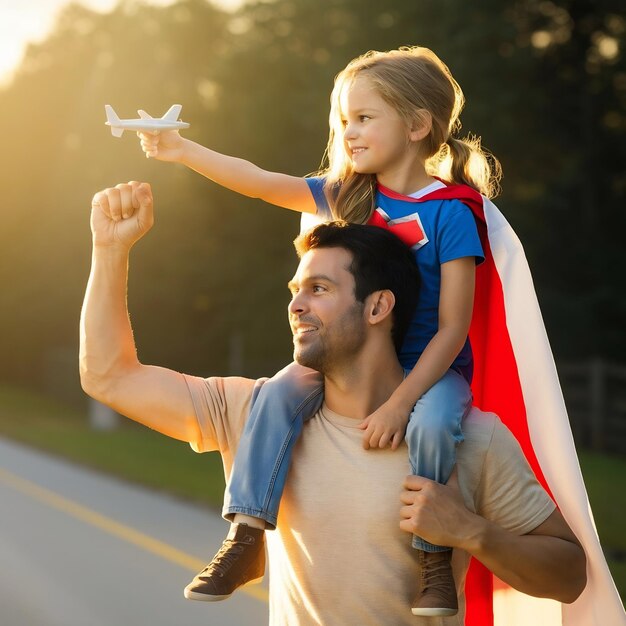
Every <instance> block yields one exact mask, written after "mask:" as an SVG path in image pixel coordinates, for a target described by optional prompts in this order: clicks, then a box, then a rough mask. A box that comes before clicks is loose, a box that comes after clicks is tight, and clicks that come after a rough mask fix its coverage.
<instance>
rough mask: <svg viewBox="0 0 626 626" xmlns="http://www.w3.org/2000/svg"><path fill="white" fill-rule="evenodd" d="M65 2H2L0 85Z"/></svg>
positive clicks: (98, 6)
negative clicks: (29, 44)
mask: <svg viewBox="0 0 626 626" xmlns="http://www.w3.org/2000/svg"><path fill="white" fill-rule="evenodd" d="M173 1H174V0H147V3H148V4H171V3H172V2H173ZM117 2H118V0H82V1H81V3H80V4H83V5H84V6H87V7H89V8H91V9H95V10H97V11H102V12H106V11H109V10H111V9H112V8H113V7H114V6H115V5H116V4H117ZM67 4H69V0H20V1H19V2H9V1H7V2H3V3H2V7H1V8H0V85H1V84H3V83H6V82H7V81H9V80H10V78H11V73H12V71H13V70H14V69H15V67H17V65H18V64H19V62H20V60H21V58H22V55H23V53H24V50H25V48H26V45H27V44H28V43H29V42H36V41H41V40H42V39H44V38H45V36H46V35H47V34H48V32H49V31H50V29H51V28H52V27H53V25H54V20H55V18H56V16H57V14H58V13H59V11H60V10H61V9H62V8H63V7H64V6H65V5H67ZM215 4H218V5H220V6H222V7H225V8H226V7H230V8H233V7H235V6H239V5H240V4H241V1H240V0H219V1H216V2H215Z"/></svg>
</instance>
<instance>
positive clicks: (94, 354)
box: [80, 182, 198, 441]
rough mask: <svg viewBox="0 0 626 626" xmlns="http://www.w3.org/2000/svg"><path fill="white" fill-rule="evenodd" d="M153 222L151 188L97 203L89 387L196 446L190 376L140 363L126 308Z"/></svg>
mask: <svg viewBox="0 0 626 626" xmlns="http://www.w3.org/2000/svg"><path fill="white" fill-rule="evenodd" d="M152 223H153V202H152V192H151V190H150V186H149V185H146V184H140V183H136V182H130V183H128V184H121V185H117V186H116V187H114V188H110V189H105V190H104V191H101V192H99V193H97V194H96V195H95V196H94V198H93V201H92V208H91V230H92V235H93V256H92V266H91V274H90V276H89V282H88V284H87V291H86V293H85V300H84V303H83V309H82V314H81V324H80V377H81V384H82V386H83V389H84V390H85V392H86V393H88V394H89V395H90V396H92V397H94V398H95V399H97V400H99V401H101V402H103V403H105V404H108V405H109V406H111V407H113V408H114V409H115V410H117V411H119V412H120V413H122V414H124V415H127V416H128V417H130V418H131V419H133V420H136V421H138V422H141V423H142V424H145V425H146V426H149V427H150V428H153V429H155V430H158V431H159V432H162V433H164V434H166V435H168V436H170V437H174V438H176V439H181V440H183V441H194V440H195V439H196V438H197V429H198V427H197V421H196V418H195V413H194V409H193V404H192V401H191V398H190V395H189V391H188V389H187V386H186V384H185V381H184V379H183V377H182V375H181V374H179V373H177V372H173V371H171V370H167V369H163V368H159V367H151V366H147V365H143V364H142V363H140V362H139V360H138V358H137V353H136V348H135V341H134V338H133V333H132V329H131V325H130V320H129V317H128V310H127V308H126V289H127V274H128V258H129V252H130V249H131V247H132V246H133V245H134V244H135V243H136V242H137V241H138V240H139V239H141V237H143V236H144V235H145V234H146V233H147V232H148V230H150V228H151V227H152Z"/></svg>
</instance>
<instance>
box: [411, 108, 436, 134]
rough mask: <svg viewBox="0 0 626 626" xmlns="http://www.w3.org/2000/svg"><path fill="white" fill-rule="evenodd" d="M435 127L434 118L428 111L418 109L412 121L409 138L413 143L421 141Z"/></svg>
mask: <svg viewBox="0 0 626 626" xmlns="http://www.w3.org/2000/svg"><path fill="white" fill-rule="evenodd" d="M432 127H433V117H432V115H431V114H430V112H429V111H427V110H426V109H417V110H416V111H415V114H414V116H413V120H412V121H411V127H410V129H409V137H410V139H411V141H421V140H422V139H424V137H426V136H428V133H430V129H431V128H432Z"/></svg>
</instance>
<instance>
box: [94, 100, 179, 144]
mask: <svg viewBox="0 0 626 626" xmlns="http://www.w3.org/2000/svg"><path fill="white" fill-rule="evenodd" d="M182 108H183V107H182V105H181V104H174V105H173V106H172V107H171V108H170V110H169V111H168V112H167V113H166V114H165V115H164V116H163V117H161V118H158V117H157V118H155V117H152V116H151V115H148V114H147V113H146V112H145V111H137V113H139V115H140V117H139V118H137V119H129V120H121V119H120V118H119V117H118V116H117V113H116V112H115V111H114V110H113V107H112V106H111V105H110V104H105V105H104V110H105V111H106V114H107V121H106V122H105V124H106V125H107V126H110V127H111V134H112V135H113V136H114V137H121V136H122V134H123V133H124V131H125V130H132V131H135V132H137V131H141V132H147V133H151V132H154V131H156V132H159V131H161V130H180V129H181V128H189V124H187V122H180V121H178V116H179V115H180V111H181V109H182Z"/></svg>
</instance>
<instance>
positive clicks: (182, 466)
mask: <svg viewBox="0 0 626 626" xmlns="http://www.w3.org/2000/svg"><path fill="white" fill-rule="evenodd" d="M120 420H121V421H120V426H119V428H117V429H115V430H112V431H96V430H92V429H91V428H90V426H89V422H88V418H87V415H86V411H85V412H81V411H78V410H76V409H73V408H70V407H68V406H66V405H63V404H61V403H59V402H56V401H54V400H51V399H49V398H47V397H44V396H39V395H36V394H34V393H32V392H30V391H25V390H21V389H16V388H12V387H4V386H1V385H0V435H1V436H5V437H8V438H10V439H13V440H15V441H19V442H21V443H25V444H27V445H29V446H32V447H35V448H39V449H41V450H44V451H46V452H50V453H52V454H57V455H60V456H63V457H65V458H67V459H70V460H72V461H76V462H77V463H81V464H83V465H87V466H89V467H92V468H94V469H98V470H102V471H104V472H106V473H108V474H112V475H115V476H118V477H120V478H124V479H126V480H130V481H132V482H135V483H139V484H142V485H146V486H148V487H151V488H153V489H156V490H160V491H166V492H168V493H172V494H175V495H178V496H181V497H183V498H185V499H188V500H192V501H195V502H200V503H203V504H207V505H210V506H212V507H220V508H221V503H222V499H223V496H224V470H223V468H222V461H221V458H220V456H219V454H218V453H213V452H211V453H205V454H196V453H195V452H193V451H192V450H191V448H190V447H189V445H188V444H186V443H184V442H181V441H175V440H173V439H169V438H167V437H164V436H163V435H161V434H159V433H156V432H154V431H151V430H149V429H147V428H145V427H143V426H139V425H137V424H134V423H133V422H131V421H130V420H127V419H123V418H120Z"/></svg>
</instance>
